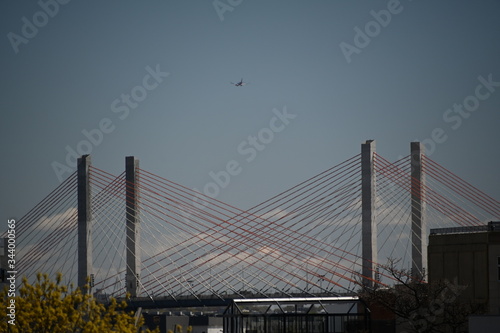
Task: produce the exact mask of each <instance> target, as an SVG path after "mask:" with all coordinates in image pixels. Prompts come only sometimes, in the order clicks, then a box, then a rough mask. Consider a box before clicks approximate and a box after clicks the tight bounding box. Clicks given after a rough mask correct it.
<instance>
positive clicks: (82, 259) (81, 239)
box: [77, 155, 92, 293]
mask: <svg viewBox="0 0 500 333" xmlns="http://www.w3.org/2000/svg"><path fill="white" fill-rule="evenodd" d="M90 164H91V159H90V155H83V156H82V157H80V158H78V161H77V167H78V171H77V175H78V190H77V192H78V193H77V195H78V287H80V288H81V289H82V290H83V289H84V287H85V286H86V285H87V284H89V279H90V276H91V274H92V211H91V209H90V200H91V196H90V193H91V192H90V182H89V168H90ZM88 292H89V293H90V292H91V290H90V289H89V290H88Z"/></svg>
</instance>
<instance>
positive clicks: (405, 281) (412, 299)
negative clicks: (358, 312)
mask: <svg viewBox="0 0 500 333" xmlns="http://www.w3.org/2000/svg"><path fill="white" fill-rule="evenodd" d="M396 264H397V261H395V260H394V259H391V260H389V264H388V265H386V266H383V267H382V270H384V271H385V272H387V273H388V274H390V275H391V276H392V277H394V278H395V279H396V280H397V284H396V285H395V286H394V287H392V288H366V287H365V288H363V290H362V291H361V292H360V297H361V298H362V299H364V300H365V301H366V302H367V303H368V305H370V304H371V305H380V306H382V307H384V308H386V309H387V310H389V311H391V312H392V313H394V314H395V315H396V316H397V317H399V318H400V319H403V320H404V321H405V322H406V323H407V324H408V328H407V329H408V330H409V331H411V332H419V333H431V332H453V333H459V332H467V321H468V317H469V316H470V315H471V314H479V313H482V312H484V304H478V303H473V302H472V301H468V302H467V301H464V300H462V299H461V298H460V297H459V296H460V294H461V293H462V291H463V290H464V289H465V288H467V286H460V285H458V283H457V282H456V281H455V282H454V283H451V282H449V281H439V282H435V283H426V282H425V281H422V280H421V279H416V278H414V277H413V276H412V274H411V272H410V271H409V270H402V269H398V268H397V267H396V266H397V265H396Z"/></svg>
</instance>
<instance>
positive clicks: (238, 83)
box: [231, 79, 248, 87]
mask: <svg viewBox="0 0 500 333" xmlns="http://www.w3.org/2000/svg"><path fill="white" fill-rule="evenodd" d="M231 84H232V85H233V86H235V87H243V86H244V85H246V84H248V82H243V79H241V81H240V82H236V83H234V82H231Z"/></svg>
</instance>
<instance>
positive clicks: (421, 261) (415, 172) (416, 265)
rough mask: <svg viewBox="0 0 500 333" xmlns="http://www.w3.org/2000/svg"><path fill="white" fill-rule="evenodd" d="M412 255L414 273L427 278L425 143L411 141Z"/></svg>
mask: <svg viewBox="0 0 500 333" xmlns="http://www.w3.org/2000/svg"><path fill="white" fill-rule="evenodd" d="M410 149H411V244H412V246H411V256H412V275H413V277H415V278H417V279H425V275H426V270H427V223H426V220H425V216H424V211H425V203H424V201H423V197H422V196H423V195H424V191H423V187H424V186H425V176H424V173H423V172H422V155H423V154H424V145H423V144H421V143H420V142H411V143H410Z"/></svg>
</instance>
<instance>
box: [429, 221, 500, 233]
mask: <svg viewBox="0 0 500 333" xmlns="http://www.w3.org/2000/svg"><path fill="white" fill-rule="evenodd" d="M490 231H495V232H500V221H491V222H488V224H487V225H479V226H473V227H456V228H438V229H431V235H447V234H470V233H477V232H490Z"/></svg>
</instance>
